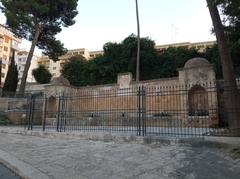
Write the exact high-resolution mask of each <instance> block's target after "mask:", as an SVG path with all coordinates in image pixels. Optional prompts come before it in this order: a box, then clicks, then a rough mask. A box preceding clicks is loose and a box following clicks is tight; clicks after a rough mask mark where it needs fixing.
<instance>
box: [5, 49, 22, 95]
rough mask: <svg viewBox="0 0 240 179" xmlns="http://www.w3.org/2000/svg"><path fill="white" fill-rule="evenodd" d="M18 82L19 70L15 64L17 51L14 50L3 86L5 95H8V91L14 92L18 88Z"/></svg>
mask: <svg viewBox="0 0 240 179" xmlns="http://www.w3.org/2000/svg"><path fill="white" fill-rule="evenodd" d="M17 84H18V70H17V65H16V64H15V52H14V51H13V54H12V58H11V63H10V65H9V68H8V72H7V76H6V79H5V83H4V86H3V95H4V96H5V95H7V93H8V92H11V93H12V94H14V93H15V92H16V90H17Z"/></svg>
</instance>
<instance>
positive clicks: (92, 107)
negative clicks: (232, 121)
mask: <svg viewBox="0 0 240 179" xmlns="http://www.w3.org/2000/svg"><path fill="white" fill-rule="evenodd" d="M223 92H224V90H223V89H222V88H221V87H219V86H218V85H217V84H216V83H211V82H207V83H201V84H188V85H175V86H169V85H165V86H163V85H162V86H157V85H155V86H144V85H140V86H133V87H131V88H127V89H120V88H117V87H111V88H110V89H103V88H100V89H92V90H89V89H79V90H78V91H77V92H75V93H74V94H68V93H61V94H59V95H57V96H43V95H32V96H30V97H29V98H28V110H27V115H26V116H27V117H26V123H27V126H28V129H29V130H34V129H39V130H55V131H58V132H64V131H88V132H105V133H121V134H126V135H138V136H159V135H160V136H170V137H199V136H206V135H220V136H230V135H232V133H231V131H232V130H231V126H229V122H228V121H229V119H227V115H226V110H225V107H224V97H223ZM232 109H233V110H232V112H236V111H240V105H235V106H233V107H232ZM228 113H229V111H228ZM234 130H238V128H235V129H234Z"/></svg>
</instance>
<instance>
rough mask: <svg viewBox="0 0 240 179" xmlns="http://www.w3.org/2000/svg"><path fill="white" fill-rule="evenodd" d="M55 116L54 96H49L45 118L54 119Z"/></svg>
mask: <svg viewBox="0 0 240 179" xmlns="http://www.w3.org/2000/svg"><path fill="white" fill-rule="evenodd" d="M56 115H57V99H56V97H55V96H50V97H49V98H48V101H47V117H48V118H55V117H56Z"/></svg>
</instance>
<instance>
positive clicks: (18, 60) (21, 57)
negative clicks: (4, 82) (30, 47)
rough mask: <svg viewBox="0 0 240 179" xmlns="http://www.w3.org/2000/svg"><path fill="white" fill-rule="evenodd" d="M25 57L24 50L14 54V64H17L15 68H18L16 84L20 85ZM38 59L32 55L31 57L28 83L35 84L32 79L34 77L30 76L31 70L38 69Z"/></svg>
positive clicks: (26, 55) (26, 54)
mask: <svg viewBox="0 0 240 179" xmlns="http://www.w3.org/2000/svg"><path fill="white" fill-rule="evenodd" d="M27 57H28V52H27V51H26V50H20V51H19V52H17V54H16V58H15V59H16V60H15V62H16V64H17V68H18V84H20V83H21V80H22V76H23V71H24V68H25V64H26V61H27ZM38 58H39V57H38V56H36V55H33V57H32V60H31V65H30V67H29V70H28V76H27V82H28V83H34V82H36V80H35V79H34V77H33V75H32V70H33V69H35V68H37V67H38V62H37V61H38Z"/></svg>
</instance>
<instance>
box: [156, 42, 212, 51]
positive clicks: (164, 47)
mask: <svg viewBox="0 0 240 179" xmlns="http://www.w3.org/2000/svg"><path fill="white" fill-rule="evenodd" d="M214 44H216V41H206V42H195V43H191V42H182V43H173V44H164V45H156V46H155V49H156V50H157V52H158V53H159V54H162V53H164V51H165V50H167V49H168V48H169V47H185V48H189V49H190V48H195V49H197V50H198V52H204V50H205V49H207V48H210V47H212V46H213V45H214Z"/></svg>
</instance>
